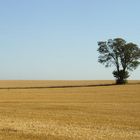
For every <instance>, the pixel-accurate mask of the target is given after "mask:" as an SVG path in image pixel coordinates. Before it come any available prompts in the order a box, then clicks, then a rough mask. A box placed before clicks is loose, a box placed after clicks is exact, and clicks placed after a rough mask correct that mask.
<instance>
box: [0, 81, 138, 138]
mask: <svg viewBox="0 0 140 140" xmlns="http://www.w3.org/2000/svg"><path fill="white" fill-rule="evenodd" d="M139 82H140V81H133V82H131V84H128V85H113V84H112V83H113V82H112V81H0V140H140V84H135V83H139ZM107 84H110V85H107ZM91 85H93V86H91ZM73 86H75V87H73ZM80 86H81V87H80Z"/></svg>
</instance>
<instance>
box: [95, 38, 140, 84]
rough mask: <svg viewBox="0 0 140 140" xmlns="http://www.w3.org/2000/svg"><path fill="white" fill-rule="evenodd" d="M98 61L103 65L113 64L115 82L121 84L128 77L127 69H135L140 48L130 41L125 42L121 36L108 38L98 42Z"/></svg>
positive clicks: (137, 64)
mask: <svg viewBox="0 0 140 140" xmlns="http://www.w3.org/2000/svg"><path fill="white" fill-rule="evenodd" d="M98 46H99V48H98V52H99V54H100V55H99V58H98V61H99V63H102V64H104V65H105V67H110V66H115V68H116V69H115V70H114V71H113V75H114V77H116V81H117V84H123V83H125V82H126V79H127V78H128V77H129V72H128V71H133V70H135V69H136V68H137V67H138V66H139V64H140V62H139V59H140V48H139V47H138V46H137V45H136V44H134V43H132V42H129V43H127V42H126V41H125V40H124V39H122V38H115V39H109V40H108V41H99V42H98Z"/></svg>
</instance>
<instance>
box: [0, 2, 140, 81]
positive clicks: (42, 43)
mask: <svg viewBox="0 0 140 140" xmlns="http://www.w3.org/2000/svg"><path fill="white" fill-rule="evenodd" d="M139 7H140V0H0V79H1V80H101V79H103V80H105V79H106V80H109V79H114V78H113V76H112V71H113V70H114V69H115V68H114V67H111V68H105V67H104V66H103V65H102V64H99V63H98V56H99V54H98V52H97V49H98V45H97V42H98V41H106V40H108V39H110V38H111V39H113V38H117V37H121V38H124V39H125V40H126V41H128V42H133V43H136V44H137V45H138V46H140V38H139V37H140V8H139ZM130 79H138V80H139V79H140V67H139V68H138V69H137V70H135V71H133V72H131V77H130Z"/></svg>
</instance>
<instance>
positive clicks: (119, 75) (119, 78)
mask: <svg viewBox="0 0 140 140" xmlns="http://www.w3.org/2000/svg"><path fill="white" fill-rule="evenodd" d="M113 75H114V77H116V83H117V84H125V83H126V82H127V80H126V79H127V78H128V77H129V72H128V71H123V70H120V71H119V72H118V71H113Z"/></svg>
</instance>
